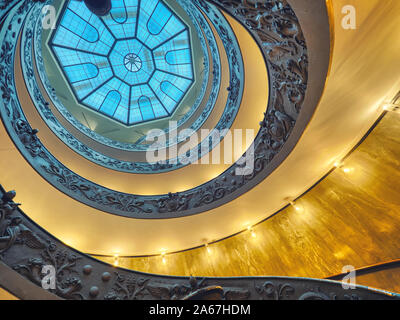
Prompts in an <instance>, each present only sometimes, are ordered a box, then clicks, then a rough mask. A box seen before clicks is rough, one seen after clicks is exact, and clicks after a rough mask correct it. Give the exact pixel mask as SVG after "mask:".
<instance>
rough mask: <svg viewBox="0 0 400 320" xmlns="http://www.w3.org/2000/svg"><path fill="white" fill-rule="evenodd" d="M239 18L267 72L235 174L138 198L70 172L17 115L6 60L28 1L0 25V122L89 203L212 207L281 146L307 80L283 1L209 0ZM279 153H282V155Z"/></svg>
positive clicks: (261, 170) (132, 210)
mask: <svg viewBox="0 0 400 320" xmlns="http://www.w3.org/2000/svg"><path fill="white" fill-rule="evenodd" d="M194 3H195V4H197V5H198V6H200V7H201V8H202V10H204V11H205V12H206V13H208V14H209V15H210V16H212V14H213V13H214V11H213V10H214V9H213V8H212V7H210V6H209V5H208V4H207V2H204V1H194ZM215 3H218V4H220V5H223V6H224V9H225V10H227V11H228V12H230V13H231V14H232V15H233V16H235V18H236V19H238V20H239V21H241V22H242V23H243V25H245V26H246V27H247V28H248V29H249V31H250V32H251V33H252V35H253V36H254V38H255V39H256V40H257V41H258V43H259V44H260V48H261V49H262V52H263V54H264V56H265V59H266V63H267V66H268V70H269V75H270V83H271V85H270V103H269V105H268V106H267V110H266V113H265V118H264V120H263V121H262V122H261V129H260V131H259V133H258V135H257V138H256V140H255V142H254V145H255V153H254V158H255V170H254V172H253V174H251V175H248V176H237V175H236V174H235V172H236V171H235V170H236V169H237V168H239V167H241V165H239V164H235V165H233V166H232V167H231V168H230V169H229V170H227V171H225V172H224V173H223V174H221V175H220V176H219V177H217V178H215V179H213V180H210V181H209V182H207V183H205V184H204V185H201V186H199V187H197V188H194V189H190V190H187V191H184V192H181V193H177V194H173V193H170V194H168V195H154V196H138V195H133V194H125V193H121V192H118V191H115V190H110V189H107V188H104V187H103V186H99V185H97V184H95V183H93V182H91V181H88V180H86V179H84V178H82V177H80V176H79V175H77V174H75V173H74V172H72V171H71V170H69V169H68V168H67V167H65V166H64V165H63V164H62V163H60V162H59V161H58V160H57V159H55V158H54V157H53V156H52V155H51V153H50V152H49V151H48V150H47V149H46V148H45V146H44V145H43V144H42V143H41V141H40V139H39V138H38V137H37V136H36V133H37V131H36V130H34V128H31V127H30V125H29V124H28V123H27V121H26V119H25V118H24V115H23V112H22V111H21V110H22V109H21V107H20V103H19V100H18V97H17V93H16V90H15V86H14V76H13V63H12V62H13V60H14V51H15V46H16V41H17V35H18V33H19V30H20V28H21V24H22V21H23V18H24V17H25V16H26V15H27V13H28V12H29V9H30V7H31V5H32V3H31V1H28V0H26V1H21V2H20V3H18V4H17V6H19V7H18V8H17V9H16V10H17V12H16V16H15V18H14V19H13V20H11V21H9V23H8V24H7V26H6V25H4V28H3V29H2V30H1V31H2V35H3V37H4V38H3V39H4V41H3V45H2V50H1V53H0V75H1V78H0V90H1V91H2V96H3V101H2V102H0V103H1V104H4V106H2V107H1V108H0V111H1V116H2V118H3V123H4V124H5V126H6V128H7V131H8V133H9V135H10V136H11V138H12V139H13V141H14V143H15V144H16V146H17V147H18V149H19V150H20V152H21V153H22V154H23V155H24V157H25V158H26V159H27V161H29V162H30V164H31V165H32V166H33V167H34V168H35V169H36V170H37V171H38V172H39V173H40V174H41V175H42V176H43V177H44V178H45V179H46V180H47V181H49V182H50V183H51V184H52V185H54V186H55V187H56V188H58V189H59V190H61V191H62V192H64V193H66V194H68V195H69V196H71V197H73V198H75V199H76V200H78V201H81V202H83V203H85V204H87V205H89V206H91V207H94V208H97V209H100V210H102V211H105V212H109V213H113V214H117V215H122V216H127V217H135V218H171V217H181V216H186V215H191V214H196V213H200V212H203V211H206V210H210V209H212V208H215V207H217V206H220V205H222V204H224V203H226V202H228V201H230V199H231V198H232V194H233V193H235V195H236V196H239V195H240V194H243V193H244V192H247V191H248V190H249V189H251V188H252V187H254V186H255V185H256V184H258V183H259V182H260V181H262V180H263V179H264V178H265V177H266V176H267V175H268V174H269V173H270V170H269V167H268V164H269V163H270V162H271V161H272V159H274V158H275V157H276V156H277V155H278V154H279V153H280V151H281V150H282V149H283V147H284V145H285V143H286V141H287V140H288V139H289V137H290V136H291V132H292V130H293V128H294V126H295V124H296V118H297V116H298V114H299V112H300V109H301V106H302V103H303V99H304V96H305V91H306V88H307V79H308V69H307V68H308V58H307V48H306V43H305V39H304V36H303V33H302V31H301V27H300V24H299V22H298V20H297V17H296V15H295V13H294V12H293V10H292V9H291V7H290V5H289V4H288V3H287V2H286V1H284V0H270V1H266V2H264V3H257V4H250V3H249V2H243V3H242V2H237V1H215ZM229 89H230V96H231V97H237V91H238V86H237V84H236V83H232V84H231V86H230V88H229ZM286 152H287V151H285V154H286ZM155 169H157V168H155Z"/></svg>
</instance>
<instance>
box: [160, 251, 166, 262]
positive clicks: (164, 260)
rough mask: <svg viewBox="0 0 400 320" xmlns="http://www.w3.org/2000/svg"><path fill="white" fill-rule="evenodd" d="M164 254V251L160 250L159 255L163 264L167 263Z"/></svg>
mask: <svg viewBox="0 0 400 320" xmlns="http://www.w3.org/2000/svg"><path fill="white" fill-rule="evenodd" d="M165 255H166V252H165V251H162V252H161V257H162V263H163V264H166V263H167V259H166V258H165Z"/></svg>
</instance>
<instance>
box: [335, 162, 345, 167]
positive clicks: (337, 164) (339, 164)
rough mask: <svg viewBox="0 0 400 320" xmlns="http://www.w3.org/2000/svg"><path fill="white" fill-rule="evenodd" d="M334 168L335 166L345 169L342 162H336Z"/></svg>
mask: <svg viewBox="0 0 400 320" xmlns="http://www.w3.org/2000/svg"><path fill="white" fill-rule="evenodd" d="M333 166H334V167H335V168H341V167H343V162H342V161H336V162H335V163H334V164H333Z"/></svg>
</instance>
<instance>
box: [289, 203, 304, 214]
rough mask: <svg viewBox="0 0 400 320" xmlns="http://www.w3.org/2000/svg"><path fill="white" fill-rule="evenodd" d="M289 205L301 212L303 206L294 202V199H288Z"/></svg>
mask: <svg viewBox="0 0 400 320" xmlns="http://www.w3.org/2000/svg"><path fill="white" fill-rule="evenodd" d="M290 205H291V206H292V207H293V208H294V210H296V211H297V212H303V211H304V208H303V206H302V205H301V204H298V203H295V202H294V201H290Z"/></svg>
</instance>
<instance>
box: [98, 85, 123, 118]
mask: <svg viewBox="0 0 400 320" xmlns="http://www.w3.org/2000/svg"><path fill="white" fill-rule="evenodd" d="M120 101H121V95H120V94H119V93H118V92H117V91H110V92H109V93H108V94H107V96H106V98H105V99H104V101H103V103H102V104H101V107H100V111H101V112H104V113H106V114H107V115H109V116H112V115H114V113H115V110H117V107H118V105H119V102H120Z"/></svg>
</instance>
